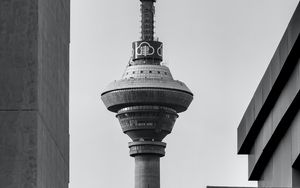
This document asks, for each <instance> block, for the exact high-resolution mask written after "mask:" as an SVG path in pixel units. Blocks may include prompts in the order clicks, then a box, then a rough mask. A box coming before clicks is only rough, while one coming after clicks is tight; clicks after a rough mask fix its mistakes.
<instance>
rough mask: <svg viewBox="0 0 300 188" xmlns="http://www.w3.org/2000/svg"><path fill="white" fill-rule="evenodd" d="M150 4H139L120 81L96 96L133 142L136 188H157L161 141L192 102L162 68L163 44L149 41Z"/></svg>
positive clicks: (151, 26)
mask: <svg viewBox="0 0 300 188" xmlns="http://www.w3.org/2000/svg"><path fill="white" fill-rule="evenodd" d="M154 2H155V0H141V13H142V21H141V22H142V26H141V29H142V31H141V34H142V36H141V40H140V41H136V42H133V44H132V48H133V55H132V59H131V61H130V62H129V64H128V65H127V67H126V70H125V73H124V74H123V77H122V79H121V80H118V81H114V82H112V83H111V84H109V85H108V87H107V88H106V90H105V91H104V92H103V93H102V95H101V98H102V100H103V102H104V104H105V105H106V107H107V108H108V110H110V111H112V112H115V113H117V115H116V117H117V118H118V119H119V121H120V124H121V127H122V130H123V132H124V133H125V134H127V135H128V136H129V137H130V138H131V139H132V142H130V143H129V148H130V156H132V157H134V158H135V188H159V187H160V169H159V168H160V157H163V156H164V155H165V147H166V143H164V142H162V140H163V139H164V138H165V137H166V136H167V135H168V134H170V133H171V131H172V129H173V126H174V123H175V120H176V118H177V117H178V115H177V113H180V112H183V111H185V110H186V109H187V108H188V106H189V105H190V103H191V101H192V99H193V94H192V92H191V91H190V90H189V89H188V87H187V86H186V85H185V84H184V83H182V82H180V81H176V80H174V79H173V77H172V75H171V72H170V70H169V68H168V67H166V66H163V65H162V64H161V62H162V60H163V56H162V48H163V45H162V43H161V42H159V41H157V40H154V12H155V10H154V5H153V4H154Z"/></svg>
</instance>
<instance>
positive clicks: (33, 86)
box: [0, 0, 70, 188]
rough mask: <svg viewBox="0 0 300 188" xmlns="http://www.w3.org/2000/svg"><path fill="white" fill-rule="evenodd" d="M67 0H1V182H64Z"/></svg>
mask: <svg viewBox="0 0 300 188" xmlns="http://www.w3.org/2000/svg"><path fill="white" fill-rule="evenodd" d="M69 26H70V1H69V0H5V1H4V0H2V1H0V187H1V188H67V187H68V182H69V42H70V38H69V36H70V32H69V30H70V27H69Z"/></svg>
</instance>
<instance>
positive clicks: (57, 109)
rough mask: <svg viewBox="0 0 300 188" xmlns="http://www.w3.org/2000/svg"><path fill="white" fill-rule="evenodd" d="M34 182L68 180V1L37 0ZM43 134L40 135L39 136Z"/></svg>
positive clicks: (60, 186)
mask: <svg viewBox="0 0 300 188" xmlns="http://www.w3.org/2000/svg"><path fill="white" fill-rule="evenodd" d="M38 10H39V11H38V15H39V33H38V62H39V67H38V110H39V119H38V120H39V121H38V127H39V129H38V130H39V131H38V133H39V137H38V142H39V145H38V149H39V152H38V159H39V164H41V166H39V173H38V185H39V186H41V187H45V188H53V187H55V188H66V187H68V181H69V41H70V1H69V0H39V4H38ZM41 135H43V136H41Z"/></svg>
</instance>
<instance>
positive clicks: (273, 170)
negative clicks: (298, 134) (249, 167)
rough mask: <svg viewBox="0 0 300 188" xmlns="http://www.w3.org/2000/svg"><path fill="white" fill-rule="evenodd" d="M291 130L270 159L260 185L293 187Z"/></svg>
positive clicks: (259, 182)
mask: <svg viewBox="0 0 300 188" xmlns="http://www.w3.org/2000/svg"><path fill="white" fill-rule="evenodd" d="M291 134H292V133H291V130H289V131H288V132H287V133H286V134H285V136H284V137H283V138H282V140H281V141H280V143H279V145H278V147H277V149H276V150H275V152H274V153H273V155H272V157H271V159H270V160H269V162H268V164H267V166H266V168H265V169H264V172H263V174H262V177H261V179H260V180H259V181H258V186H259V187H292V161H291V160H292V137H291Z"/></svg>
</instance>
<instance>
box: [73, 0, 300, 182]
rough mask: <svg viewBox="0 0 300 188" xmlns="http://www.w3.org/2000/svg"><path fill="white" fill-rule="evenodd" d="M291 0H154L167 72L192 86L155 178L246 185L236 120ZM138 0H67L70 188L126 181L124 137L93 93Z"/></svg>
mask: <svg viewBox="0 0 300 188" xmlns="http://www.w3.org/2000/svg"><path fill="white" fill-rule="evenodd" d="M298 2H299V1H298V0H181V1H179V0H176V1H175V0H157V3H156V36H157V37H159V39H160V41H162V42H163V43H164V59H165V62H166V63H167V65H168V66H169V68H170V70H171V72H172V74H173V77H174V79H178V80H181V81H183V82H185V83H186V84H187V85H188V86H189V88H190V89H191V90H192V91H193V93H194V101H193V102H192V104H191V106H190V108H189V109H188V111H186V112H184V113H182V114H179V115H180V117H179V118H178V120H177V122H176V124H175V127H174V129H173V132H172V134H170V135H169V136H167V138H166V139H165V141H166V142H167V148H166V156H165V157H164V158H162V159H161V187H162V188H167V187H172V188H183V187H189V188H199V187H204V186H206V185H244V186H245V185H246V186H247V185H248V186H251V185H252V186H255V185H256V183H255V182H254V183H253V182H252V183H251V182H247V172H248V169H247V158H246V156H238V155H237V154H236V153H237V150H236V148H237V146H236V145H237V143H236V140H237V138H236V129H237V127H238V124H239V122H240V120H241V118H242V115H243V113H244V111H245V109H246V107H247V105H248V104H249V102H250V99H251V97H252V95H253V93H254V91H255V89H256V87H257V85H258V83H259V81H260V79H261V77H262V75H263V73H264V71H265V69H266V67H267V65H268V63H269V62H270V59H271V58H272V55H273V53H274V52H275V49H276V47H277V45H278V43H279V41H280V39H281V37H282V35H283V33H284V30H285V28H286V26H287V24H288V22H289V20H290V18H291V16H292V13H293V12H294V10H295V8H296V6H297V4H298ZM139 20H140V12H139V1H138V0H114V1H112V0H109V1H107V0H84V1H82V0H72V1H71V54H70V63H71V64H70V71H71V78H70V86H71V88H70V134H71V179H70V188H83V187H95V188H96V187H99V188H100V187H108V188H110V187H111V188H114V187H122V188H132V187H133V184H134V181H133V180H134V159H133V158H131V157H129V154H128V147H127V143H128V141H130V140H129V137H127V136H126V135H125V134H123V133H122V131H121V128H120V125H119V123H118V121H117V119H116V118H115V117H114V114H113V113H111V112H109V111H107V110H106V109H105V107H104V105H103V104H102V102H101V100H100V93H101V91H102V90H103V88H104V87H105V86H106V85H107V84H108V83H109V82H111V81H113V80H115V79H120V77H121V75H122V73H123V71H124V70H125V66H126V64H127V62H128V60H129V58H130V55H131V42H132V41H135V40H138V39H139V37H140V36H139V32H140V23H139Z"/></svg>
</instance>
